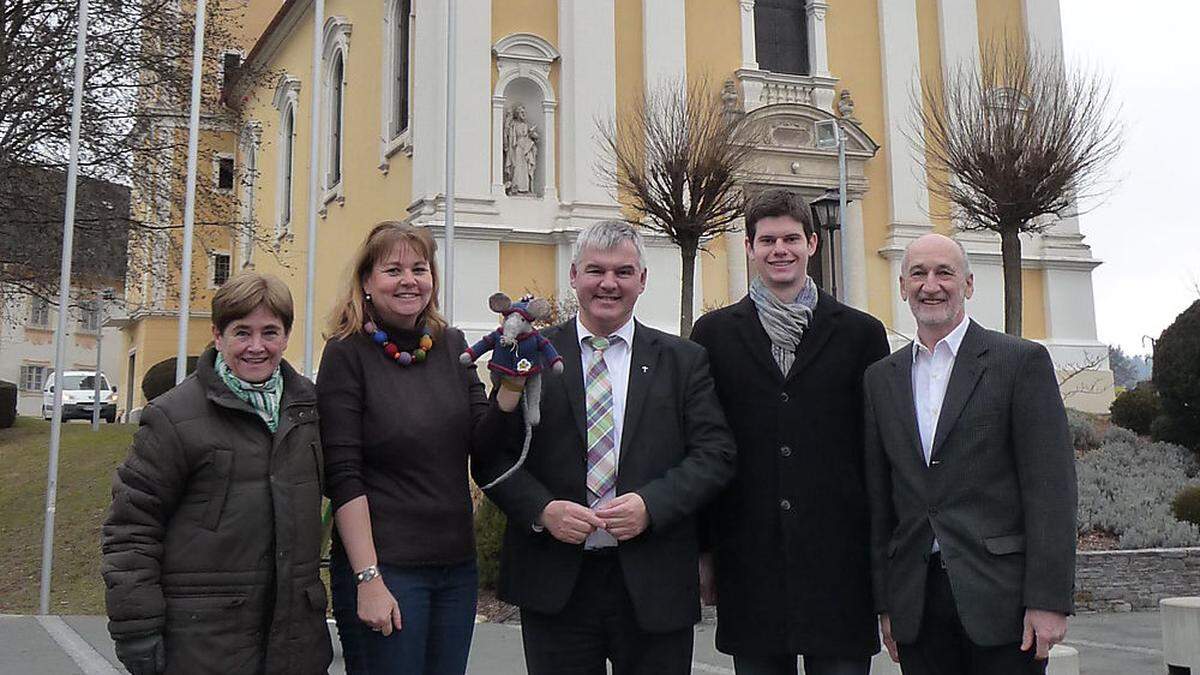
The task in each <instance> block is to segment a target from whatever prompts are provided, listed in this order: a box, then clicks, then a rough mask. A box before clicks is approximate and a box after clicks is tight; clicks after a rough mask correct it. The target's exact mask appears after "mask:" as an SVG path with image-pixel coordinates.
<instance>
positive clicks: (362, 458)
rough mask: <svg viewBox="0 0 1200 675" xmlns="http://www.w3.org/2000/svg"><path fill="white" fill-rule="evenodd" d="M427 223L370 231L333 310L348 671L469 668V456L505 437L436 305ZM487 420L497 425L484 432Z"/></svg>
mask: <svg viewBox="0 0 1200 675" xmlns="http://www.w3.org/2000/svg"><path fill="white" fill-rule="evenodd" d="M434 254H435V244H434V241H433V238H432V237H431V236H430V234H429V231H428V230H426V229H424V228H415V227H412V226H410V225H405V224H401V223H394V222H385V223H381V224H380V225H378V226H376V227H375V228H374V229H373V230H372V231H371V233H370V235H368V236H367V239H366V240H365V241H364V242H363V244H362V246H361V247H360V248H359V251H358V254H357V256H356V257H355V261H354V266H353V271H352V275H353V276H352V277H351V278H350V279H348V283H347V288H346V290H345V291H344V293H343V296H342V298H341V300H340V301H339V303H338V304H337V306H336V307H335V309H334V312H333V315H332V317H331V320H330V325H329V330H328V332H329V335H328V338H329V341H328V342H327V344H326V345H325V351H324V354H323V355H322V357H321V364H320V375H319V377H318V380H317V402H318V407H319V411H320V415H321V437H322V443H323V445H324V448H325V457H326V460H325V473H326V478H327V485H326V490H327V492H328V495H329V498H330V499H331V500H332V502H333V508H334V510H335V511H334V513H335V515H334V520H335V523H336V525H337V529H336V534H335V536H334V540H333V550H332V569H331V573H332V575H331V576H332V589H333V610H334V618H335V620H336V621H337V625H338V632H339V634H340V636H341V640H342V648H343V654H344V655H345V659H346V669H347V672H348V673H352V674H353V673H431V674H442V673H463V672H464V671H465V670H466V664H467V653H468V651H469V649H470V644H471V634H472V631H473V627H474V619H475V604H476V587H477V572H476V568H475V545H474V533H473V526H472V506H471V495H470V490H469V487H468V477H467V458H468V456H469V455H470V454H471V451H472V449H473V448H474V447H475V445H476V444H475V442H474V440H473V439H474V438H476V437H481V436H480V435H481V434H496V433H504V432H503V431H502V430H501V428H500V427H497V426H495V425H498V424H503V422H501V421H500V417H499V416H498V414H497V413H493V414H492V415H489V414H488V404H487V398H486V395H485V393H484V388H483V384H482V383H481V382H480V381H479V378H478V376H477V375H476V373H475V369H474V368H464V367H463V366H462V365H461V364H460V363H459V361H458V355H459V354H461V353H462V352H463V350H464V349H465V348H466V341H465V340H464V339H463V335H462V333H461V332H460V331H459V330H457V329H455V328H452V327H449V326H447V325H446V322H445V320H444V319H443V318H442V316H441V315H440V314H439V313H438V305H437V294H438V275H437V267H436V262H435V255H434ZM489 424H491V425H492V426H491V427H489Z"/></svg>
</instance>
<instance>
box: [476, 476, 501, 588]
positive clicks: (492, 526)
mask: <svg viewBox="0 0 1200 675" xmlns="http://www.w3.org/2000/svg"><path fill="white" fill-rule="evenodd" d="M506 522H507V519H506V518H505V517H504V512H503V511H501V510H500V507H498V506H496V505H495V504H494V503H492V500H490V499H488V498H487V497H481V498H480V499H479V503H478V504H477V505H476V506H475V557H476V559H477V561H478V565H479V587H480V588H489V589H494V588H495V587H496V580H497V579H499V577H500V546H501V544H502V543H503V541H504V525H505V523H506Z"/></svg>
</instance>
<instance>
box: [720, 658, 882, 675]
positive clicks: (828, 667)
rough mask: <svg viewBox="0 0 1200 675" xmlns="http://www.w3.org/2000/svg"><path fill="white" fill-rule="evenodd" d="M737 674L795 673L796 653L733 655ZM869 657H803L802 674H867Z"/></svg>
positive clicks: (869, 664) (774, 674) (772, 674)
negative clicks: (781, 654) (783, 654)
mask: <svg viewBox="0 0 1200 675" xmlns="http://www.w3.org/2000/svg"><path fill="white" fill-rule="evenodd" d="M733 670H734V672H736V673H737V675H796V655H795V654H792V655H786V656H734V657H733ZM870 671H871V659H870V658H837V657H820V656H805V657H804V675H867V673H869V672H870Z"/></svg>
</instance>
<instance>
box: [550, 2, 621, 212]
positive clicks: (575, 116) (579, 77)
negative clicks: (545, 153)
mask: <svg viewBox="0 0 1200 675" xmlns="http://www.w3.org/2000/svg"><path fill="white" fill-rule="evenodd" d="M615 15H616V12H615V8H614V0H559V3H558V36H559V43H560V45H559V46H560V49H561V50H562V71H561V75H562V77H561V82H562V92H561V98H562V116H561V117H560V118H559V119H560V130H561V140H562V146H561V149H560V152H561V155H560V158H561V160H562V164H561V167H560V172H559V176H560V179H561V186H562V201H563V202H565V203H571V204H575V205H605V206H607V205H612V204H613V203H614V202H613V200H612V198H611V197H610V196H609V195H608V193H607V191H606V190H605V189H604V188H603V187H601V186H600V185H599V184H598V181H597V180H596V176H595V172H594V167H595V165H596V164H597V162H598V161H599V159H600V156H601V153H600V146H599V145H598V144H597V142H596V140H595V139H596V122H595V120H596V119H597V118H606V117H609V116H611V115H613V114H615V111H616V101H617V75H616V70H617V62H616V23H615V21H616V19H615Z"/></svg>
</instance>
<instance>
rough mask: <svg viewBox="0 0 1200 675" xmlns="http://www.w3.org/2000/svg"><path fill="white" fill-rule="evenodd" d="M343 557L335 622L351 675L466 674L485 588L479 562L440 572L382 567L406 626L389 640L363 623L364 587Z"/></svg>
mask: <svg viewBox="0 0 1200 675" xmlns="http://www.w3.org/2000/svg"><path fill="white" fill-rule="evenodd" d="M337 553H341V552H340V551H339V552H337ZM337 553H335V554H334V555H333V558H332V560H331V562H330V581H331V586H332V591H333V618H334V620H335V621H336V622H337V628H338V636H339V638H340V639H341V641H342V656H343V658H344V659H345V661H346V673H347V674H348V675H372V674H373V675H380V674H390V673H405V674H407V673H413V674H415V675H420V674H428V675H462V674H463V673H465V672H466V670H467V655H468V654H469V653H470V651H471V635H472V633H473V632H474V631H475V604H476V599H477V592H478V585H479V573H478V571H477V570H476V568H475V561H474V560H471V561H468V562H465V563H461V564H458V565H448V566H435V567H396V566H393V565H382V564H381V565H379V571H380V573H381V574H382V575H383V582H384V584H386V585H387V588H388V591H390V592H391V594H392V595H393V596H394V597H395V598H396V602H398V603H399V604H400V614H401V618H402V622H403V628H402V629H401V630H399V631H393V632H392V634H391V635H389V636H387V637H384V636H383V634H382V633H377V632H375V631H373V630H371V629H370V627H368V626H367V625H366V624H364V623H363V622H362V621H359V619H358V585H357V584H356V583H355V580H354V573H353V572H351V571H350V563H349V561H348V560H347V559H346V556H345V554H344V553H342V554H341V555H337Z"/></svg>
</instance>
